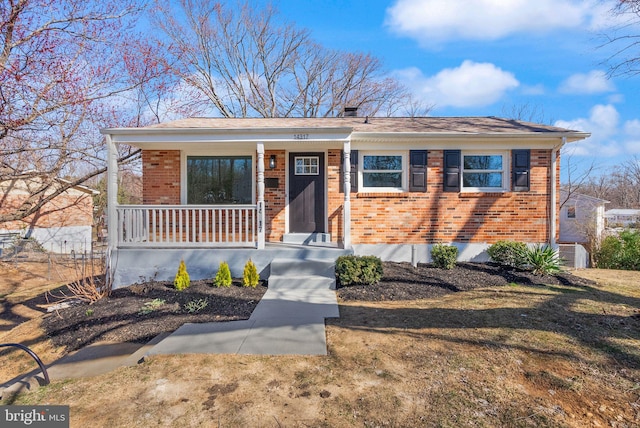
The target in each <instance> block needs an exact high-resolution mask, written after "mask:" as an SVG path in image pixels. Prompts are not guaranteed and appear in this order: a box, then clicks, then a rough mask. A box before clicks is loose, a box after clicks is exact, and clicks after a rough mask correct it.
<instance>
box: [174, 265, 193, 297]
mask: <svg viewBox="0 0 640 428" xmlns="http://www.w3.org/2000/svg"><path fill="white" fill-rule="evenodd" d="M189 285H191V281H190V280H189V273H188V272H187V265H186V264H185V263H184V260H180V266H179V267H178V273H177V274H176V277H175V279H174V280H173V286H174V287H175V288H176V290H178V291H182V290H184V289H185V288H187V287H188V286H189Z"/></svg>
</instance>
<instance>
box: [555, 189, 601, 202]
mask: <svg viewBox="0 0 640 428" xmlns="http://www.w3.org/2000/svg"><path fill="white" fill-rule="evenodd" d="M568 193H569V191H568V190H567V189H560V194H561V195H562V199H567V200H568V201H578V200H580V201H590V202H594V203H597V204H608V203H610V201H607V200H606V199H601V198H596V197H595V196H589V195H585V194H583V193H575V192H574V193H571V195H570V196H569V197H568V198H567V194H568Z"/></svg>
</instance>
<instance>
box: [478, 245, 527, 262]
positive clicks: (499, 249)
mask: <svg viewBox="0 0 640 428" xmlns="http://www.w3.org/2000/svg"><path fill="white" fill-rule="evenodd" d="M525 251H527V244H525V243H524V242H515V241H498V242H496V243H495V244H493V245H492V246H490V247H489V248H488V249H487V253H488V254H489V257H491V260H493V261H494V262H496V263H498V264H501V265H504V266H511V267H515V268H517V267H522V266H523V265H524V257H525V256H524V253H525Z"/></svg>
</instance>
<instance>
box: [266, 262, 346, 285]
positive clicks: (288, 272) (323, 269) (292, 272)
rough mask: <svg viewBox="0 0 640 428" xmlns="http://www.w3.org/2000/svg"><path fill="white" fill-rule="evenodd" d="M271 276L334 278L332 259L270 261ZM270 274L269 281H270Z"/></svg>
mask: <svg viewBox="0 0 640 428" xmlns="http://www.w3.org/2000/svg"><path fill="white" fill-rule="evenodd" d="M271 276H274V277H294V278H303V277H307V276H316V277H323V278H335V260H334V259H280V258H276V259H273V261H271ZM271 276H270V277H269V281H271Z"/></svg>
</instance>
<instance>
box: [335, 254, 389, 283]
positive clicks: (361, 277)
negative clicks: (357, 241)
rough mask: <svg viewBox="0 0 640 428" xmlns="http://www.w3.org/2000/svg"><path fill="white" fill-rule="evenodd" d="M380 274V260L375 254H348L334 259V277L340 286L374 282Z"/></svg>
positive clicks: (379, 277) (381, 269)
mask: <svg viewBox="0 0 640 428" xmlns="http://www.w3.org/2000/svg"><path fill="white" fill-rule="evenodd" d="M382 274H383V268H382V261H381V260H380V259H379V258H378V257H376V256H354V255H349V256H340V257H338V260H336V277H337V278H338V282H339V283H340V285H341V286H347V285H356V284H366V285H371V284H375V283H377V282H378V281H380V279H381V278H382Z"/></svg>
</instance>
